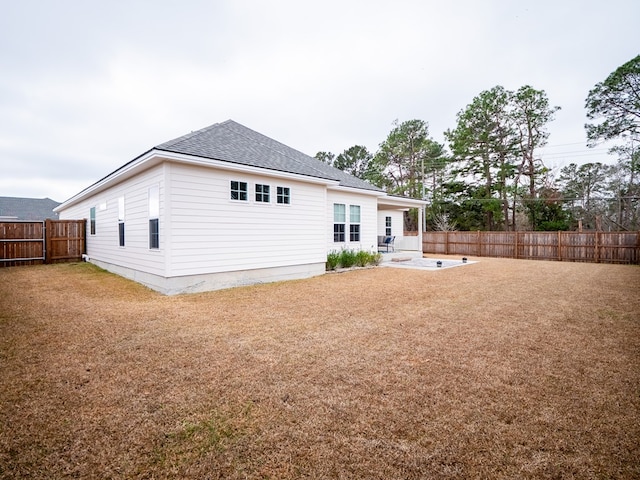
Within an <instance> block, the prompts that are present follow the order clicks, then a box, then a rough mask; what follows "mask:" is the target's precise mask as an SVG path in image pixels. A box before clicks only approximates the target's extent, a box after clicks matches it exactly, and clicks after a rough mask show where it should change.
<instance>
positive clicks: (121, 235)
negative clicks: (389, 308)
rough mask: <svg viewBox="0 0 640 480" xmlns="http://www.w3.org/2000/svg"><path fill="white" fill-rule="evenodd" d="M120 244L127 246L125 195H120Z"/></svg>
mask: <svg viewBox="0 0 640 480" xmlns="http://www.w3.org/2000/svg"><path fill="white" fill-rule="evenodd" d="M118 244H119V245H120V246H121V247H124V246H125V236H124V196H120V197H118Z"/></svg>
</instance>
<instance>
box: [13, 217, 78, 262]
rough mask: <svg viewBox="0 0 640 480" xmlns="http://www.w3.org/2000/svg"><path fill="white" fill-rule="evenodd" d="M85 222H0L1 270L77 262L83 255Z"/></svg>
mask: <svg viewBox="0 0 640 480" xmlns="http://www.w3.org/2000/svg"><path fill="white" fill-rule="evenodd" d="M85 225H86V222H85V221H84V220H45V221H44V222H26V221H25V222H20V221H14V222H0V267H11V266H16V265H38V264H42V263H63V262H77V261H79V260H81V259H82V254H83V253H85Z"/></svg>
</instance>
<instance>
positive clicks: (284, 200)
mask: <svg viewBox="0 0 640 480" xmlns="http://www.w3.org/2000/svg"><path fill="white" fill-rule="evenodd" d="M276 203H277V204H278V205H291V188H290V187H283V186H280V185H278V186H277V187H276Z"/></svg>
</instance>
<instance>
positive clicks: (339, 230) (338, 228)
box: [333, 203, 347, 242]
mask: <svg viewBox="0 0 640 480" xmlns="http://www.w3.org/2000/svg"><path fill="white" fill-rule="evenodd" d="M346 221H347V219H346V209H345V205H344V203H334V204H333V241H334V242H344V240H345V223H346Z"/></svg>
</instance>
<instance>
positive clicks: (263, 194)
mask: <svg viewBox="0 0 640 480" xmlns="http://www.w3.org/2000/svg"><path fill="white" fill-rule="evenodd" d="M269 191H270V189H269V185H262V184H260V183H256V202H261V203H269Z"/></svg>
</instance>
